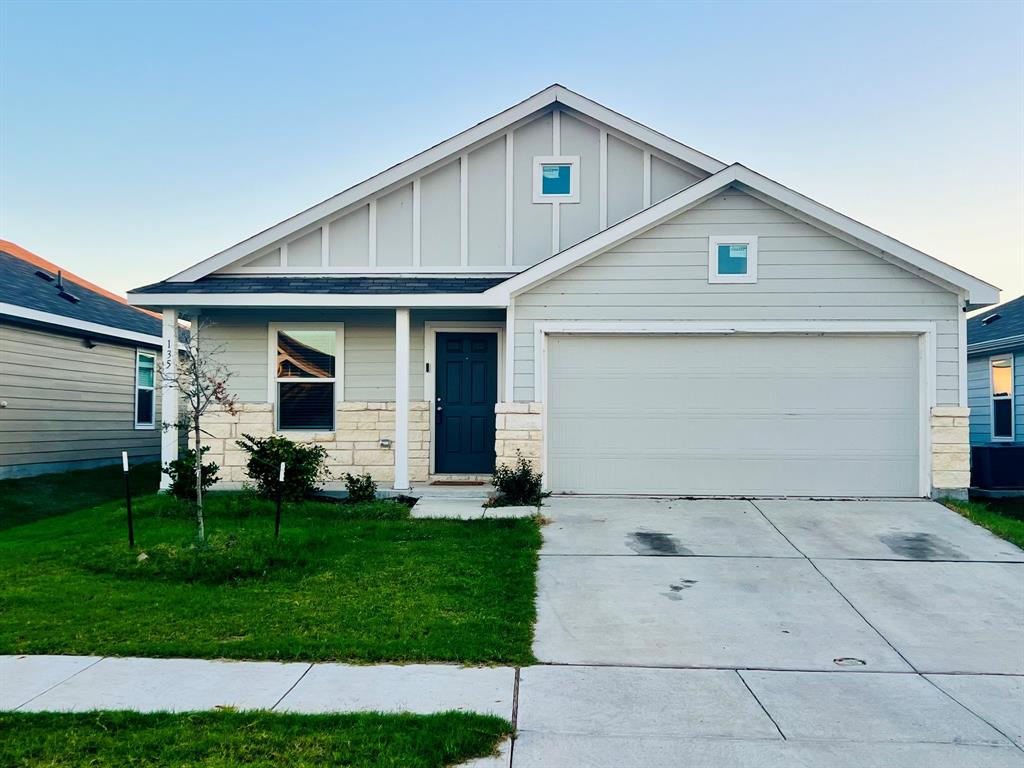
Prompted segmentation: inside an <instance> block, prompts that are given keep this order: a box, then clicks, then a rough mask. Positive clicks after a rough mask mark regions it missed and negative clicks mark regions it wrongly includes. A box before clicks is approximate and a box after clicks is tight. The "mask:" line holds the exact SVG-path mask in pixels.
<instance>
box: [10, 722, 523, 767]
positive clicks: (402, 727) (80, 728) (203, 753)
mask: <svg viewBox="0 0 1024 768" xmlns="http://www.w3.org/2000/svg"><path fill="white" fill-rule="evenodd" d="M511 730H512V727H511V724H510V723H508V722H506V721H504V720H502V719H500V718H497V717H491V716H484V715H474V714H466V713H461V712H447V713H444V714H439V715H380V714H350V715H285V714H271V713H267V712H246V713H237V712H203V713H185V714H178V715H174V714H166V713H159V714H147V715H143V714H137V713H131V712H87V713H83V714H54V713H45V714H27V713H0V733H3V734H4V736H3V738H2V739H0V765H10V766H15V765H16V766H22V767H23V768H44V767H45V768H58V767H59V768H71V767H73V766H90V768H123V767H124V766H140V767H141V766H147V767H150V766H151V767H153V768H156V766H159V767H160V768H186V767H187V768H236V766H246V767H247V768H280V767H281V766H288V768H326V767H327V766H344V767H345V768H371V766H372V767H373V768H427V766H431V767H436V768H441V766H447V765H453V764H455V763H459V762H463V761H465V760H469V759H471V758H474V757H483V756H486V755H489V754H492V753H493V752H494V750H495V748H496V746H497V744H498V742H499V741H500V740H501V739H502V738H504V737H505V736H507V735H508V734H509V733H510V732H511Z"/></svg>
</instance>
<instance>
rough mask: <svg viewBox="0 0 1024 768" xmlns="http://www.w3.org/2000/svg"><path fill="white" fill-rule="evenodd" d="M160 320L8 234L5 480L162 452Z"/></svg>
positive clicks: (0, 276)
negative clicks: (25, 245)
mask: <svg viewBox="0 0 1024 768" xmlns="http://www.w3.org/2000/svg"><path fill="white" fill-rule="evenodd" d="M160 326H161V321H160V319H159V317H158V316H156V315H153V314H151V313H149V312H144V311H142V310H139V309H137V308H135V307H132V306H129V305H128V304H127V302H125V300H124V299H123V298H120V297H119V296H116V295H115V294H113V293H111V292H110V291H107V290H104V289H103V288H101V287H99V286H98V285H95V284H93V283H90V282H89V281H88V280H84V279H83V278H80V277H78V276H77V275H74V274H71V273H70V272H68V271H66V270H63V269H61V268H60V267H58V266H57V265H56V264H52V263H50V262H49V261H46V260H45V259H42V258H40V257H39V256H36V255H35V254H34V253H31V252H29V251H27V250H25V249H24V248H21V247H20V246H18V245H15V244H14V243H10V242H7V241H6V240H0V479H5V478H11V477H27V476H30V475H39V474H44V473H47V472H63V471H65V470H69V469H86V468H89V467H96V466H101V465H104V464H115V463H120V461H121V451H128V454H129V456H130V457H131V460H132V461H155V460H157V459H159V458H160V432H161V430H160V418H161V414H160V409H161V405H160V399H161V398H160V397H159V392H158V389H159V383H158V381H157V375H158V370H159V367H160V365H159V360H158V358H159V355H160V347H161V344H162V341H161V328H160Z"/></svg>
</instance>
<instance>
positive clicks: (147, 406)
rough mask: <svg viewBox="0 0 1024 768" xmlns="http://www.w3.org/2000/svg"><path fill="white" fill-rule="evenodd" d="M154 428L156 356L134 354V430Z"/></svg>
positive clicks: (143, 353) (147, 353)
mask: <svg viewBox="0 0 1024 768" xmlns="http://www.w3.org/2000/svg"><path fill="white" fill-rule="evenodd" d="M155 426H156V355H153V354H150V353H149V352H136V353H135V428H136V429H153V428H154V427H155Z"/></svg>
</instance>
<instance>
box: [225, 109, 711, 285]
mask: <svg viewBox="0 0 1024 768" xmlns="http://www.w3.org/2000/svg"><path fill="white" fill-rule="evenodd" d="M557 111H558V114H559V120H558V126H559V129H558V143H559V151H558V153H557V154H559V155H570V156H571V155H578V156H579V158H580V165H579V167H578V172H579V181H578V183H579V188H580V201H579V202H578V203H571V204H570V203H562V204H560V205H558V206H557V209H558V225H559V226H558V243H554V242H553V241H552V238H553V227H552V216H553V214H554V209H555V206H553V205H551V204H550V203H535V202H534V201H533V175H534V158H535V157H537V156H547V155H551V154H553V153H554V146H555V141H554V138H555V136H554V125H555V120H554V117H553V113H554V110H552V109H547V110H545V111H543V112H540V113H538V114H537V115H536V116H535V117H533V118H532V119H529V120H527V121H526V122H524V123H523V124H521V125H519V126H517V127H515V128H514V130H512V131H511V133H510V135H511V150H512V187H511V197H512V200H511V211H512V218H511V231H512V247H511V249H509V248H508V247H507V244H506V242H505V238H506V233H505V229H506V212H507V210H508V202H509V201H508V200H506V195H507V194H508V192H507V179H506V173H507V168H506V159H507V155H506V152H507V149H508V147H507V146H506V142H508V141H509V138H508V135H509V134H503V133H498V134H495V135H493V136H491V137H489V138H488V139H486V140H484V141H482V142H480V143H479V144H478V145H475V146H473V147H470V148H469V149H468V151H467V152H466V153H465V154H464V155H460V156H457V157H452V158H451V159H448V160H445V161H441V162H440V163H438V164H437V165H435V166H432V167H431V168H429V169H425V172H424V173H422V174H420V175H419V177H418V178H419V181H418V185H419V196H418V200H419V203H418V204H419V244H418V246H419V262H418V263H417V261H416V245H417V244H416V242H415V237H416V234H415V232H416V229H415V225H414V220H415V213H414V211H415V208H416V205H417V203H416V199H417V197H416V195H415V193H414V192H413V182H414V179H413V178H412V177H410V178H408V179H405V180H402V181H400V182H398V183H397V184H395V185H394V186H393V187H390V188H388V189H386V190H382V192H381V193H380V194H378V195H376V196H374V197H372V198H366V199H364V200H361V201H359V202H358V203H354V204H353V205H351V206H349V207H348V208H347V209H346V210H345V211H343V212H342V211H339V212H338V213H335V214H332V215H331V216H329V217H327V218H325V219H323V220H322V221H320V222H317V223H315V224H313V225H311V226H308V227H306V228H304V229H303V230H301V231H299V232H296V233H294V234H292V235H289V236H288V237H287V238H285V240H284V241H280V242H277V243H274V244H272V245H269V246H267V247H266V248H263V249H261V250H259V251H256V252H253V253H252V254H249V255H248V256H245V257H243V258H242V259H239V261H238V262H236V263H235V264H234V265H231V266H229V267H227V268H225V269H224V270H221V271H222V272H227V273H231V272H233V271H236V270H237V269H238V268H242V271H243V272H248V273H250V274H251V273H252V272H253V271H254V270H259V269H270V270H280V268H281V267H285V268H288V267H292V268H295V269H296V270H303V271H305V272H307V273H308V272H315V271H316V267H317V266H319V265H321V264H322V263H323V259H324V258H325V257H324V255H323V254H326V263H327V266H328V267H331V268H339V267H349V268H354V267H378V268H385V267H388V268H395V269H397V268H403V267H409V268H410V270H411V271H416V270H417V269H422V268H430V269H432V270H433V271H437V268H438V267H456V268H461V267H462V266H463V253H462V241H463V234H465V241H466V254H465V266H467V267H470V268H472V267H476V268H489V269H492V270H493V268H495V267H504V266H509V268H510V271H512V270H513V269H515V270H518V269H521V268H523V267H525V266H529V265H532V264H536V263H537V262H538V261H540V260H542V259H546V258H547V257H549V256H550V255H551V254H552V253H553V252H555V251H557V250H560V249H563V248H567V247H569V246H571V245H574V244H576V243H578V242H580V241H581V240H585V239H586V238H588V237H590V236H591V235H593V234H595V233H596V232H597V231H598V230H599V229H600V227H601V200H600V189H601V133H602V131H606V132H607V195H608V197H607V213H608V224H609V225H610V224H615V223H616V222H618V221H621V220H622V219H624V218H626V217H627V216H630V215H632V214H634V213H636V212H638V211H640V210H642V209H643V207H644V199H645V194H644V182H645V178H646V177H645V172H644V153H645V152H648V153H650V179H649V183H650V193H649V195H648V197H649V198H650V202H651V203H652V204H653V203H656V202H658V201H659V200H662V199H664V198H666V197H668V196H669V195H671V194H674V193H676V192H678V191H679V190H681V189H684V188H686V187H688V186H690V185H692V184H694V183H696V182H697V181H700V179H701V178H704V177H705V176H706V175H707V174H705V173H703V172H701V171H698V170H697V169H695V168H690V167H689V166H686V167H685V168H684V167H683V166H684V165H685V164H683V163H681V162H680V163H678V164H676V163H675V162H669V161H668V160H667V159H663V158H660V157H658V155H657V154H656V153H655V152H654V151H652V149H651V148H650V147H647V146H644V145H641V144H639V143H637V142H634V141H632V140H630V141H626V140H625V138H624V137H619V136H617V135H616V134H615V133H614V131H611V130H609V129H608V128H607V126H599V125H598V124H596V123H594V122H593V121H588V120H585V119H582V117H581V116H580V115H577V114H575V113H573V112H572V111H571V110H568V109H558V110H557ZM464 175H465V188H466V209H465V210H466V218H467V221H466V222H465V227H463V222H462V215H463V214H462V211H463V208H462V188H463V176H464ZM371 200H372V204H373V213H372V214H371V208H370V204H371ZM374 216H375V217H376V218H375V225H374V226H375V230H374V231H375V233H376V234H375V236H374V241H373V245H374V249H373V250H374V255H373V257H372V260H371V255H370V251H371V248H370V245H371V243H370V238H371V235H370V228H371V218H372V217H374ZM321 227H323V228H324V229H323V231H325V232H326V233H327V234H326V237H327V243H326V248H323V249H322V248H321V246H322V242H321V238H322V237H323V235H322V234H321ZM463 229H465V233H464V232H463ZM282 246H285V247H284V248H282ZM509 251H511V256H512V260H511V263H509V262H507V254H508V253H509ZM285 262H286V263H285Z"/></svg>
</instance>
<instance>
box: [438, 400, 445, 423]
mask: <svg viewBox="0 0 1024 768" xmlns="http://www.w3.org/2000/svg"><path fill="white" fill-rule="evenodd" d="M443 410H444V409H443V408H441V406H440V405H439V406H437V411H436V414H437V417H436V421H437V423H438V424H440V423H441V420H442V418H443V415H442V411H443Z"/></svg>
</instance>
